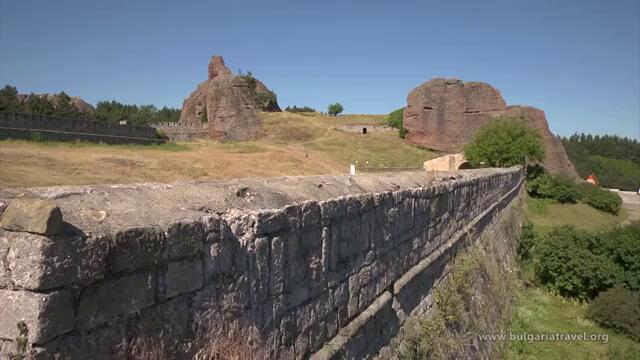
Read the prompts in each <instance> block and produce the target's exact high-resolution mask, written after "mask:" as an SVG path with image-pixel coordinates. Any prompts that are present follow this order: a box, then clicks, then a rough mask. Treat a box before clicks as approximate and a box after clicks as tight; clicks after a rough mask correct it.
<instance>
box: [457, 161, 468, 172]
mask: <svg viewBox="0 0 640 360" xmlns="http://www.w3.org/2000/svg"><path fill="white" fill-rule="evenodd" d="M464 169H471V164H470V163H469V162H468V161H463V162H461V163H460V165H458V170H464Z"/></svg>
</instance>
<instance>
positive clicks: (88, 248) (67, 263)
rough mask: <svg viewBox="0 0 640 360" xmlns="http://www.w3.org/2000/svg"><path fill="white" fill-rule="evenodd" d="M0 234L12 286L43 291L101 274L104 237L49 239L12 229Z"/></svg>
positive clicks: (103, 260)
mask: <svg viewBox="0 0 640 360" xmlns="http://www.w3.org/2000/svg"><path fill="white" fill-rule="evenodd" d="M0 237H2V238H4V239H5V241H4V242H3V243H4V244H5V245H6V244H8V245H9V251H8V252H7V253H6V258H5V259H6V260H5V261H6V262H5V265H7V268H8V269H9V272H10V273H11V281H12V282H13V284H14V285H15V286H19V287H23V288H26V289H31V290H46V289H52V288H57V287H61V286H65V285H70V284H83V283H90V282H93V281H95V280H99V279H102V278H103V277H104V274H105V268H106V257H107V254H108V247H109V245H108V239H106V238H88V239H85V238H81V237H64V238H63V237H60V238H55V239H51V238H48V237H44V236H41V235H35V234H29V233H11V232H5V233H4V234H0Z"/></svg>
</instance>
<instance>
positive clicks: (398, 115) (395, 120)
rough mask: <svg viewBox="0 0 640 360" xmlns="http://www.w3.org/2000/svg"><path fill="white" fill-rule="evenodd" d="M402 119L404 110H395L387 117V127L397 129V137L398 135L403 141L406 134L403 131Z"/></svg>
mask: <svg viewBox="0 0 640 360" xmlns="http://www.w3.org/2000/svg"><path fill="white" fill-rule="evenodd" d="M403 117H404V108H400V109H398V110H395V111H393V112H391V113H390V114H389V115H388V116H387V125H389V126H391V127H392V128H396V129H398V135H400V137H401V138H403V139H404V137H405V135H406V134H405V130H404V123H403Z"/></svg>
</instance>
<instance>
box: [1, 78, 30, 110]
mask: <svg viewBox="0 0 640 360" xmlns="http://www.w3.org/2000/svg"><path fill="white" fill-rule="evenodd" d="M24 110H25V109H24V106H23V105H22V104H21V103H20V100H19V99H18V89H16V87H15V86H11V85H7V86H5V87H4V88H3V89H2V90H0V111H11V112H23V111H24Z"/></svg>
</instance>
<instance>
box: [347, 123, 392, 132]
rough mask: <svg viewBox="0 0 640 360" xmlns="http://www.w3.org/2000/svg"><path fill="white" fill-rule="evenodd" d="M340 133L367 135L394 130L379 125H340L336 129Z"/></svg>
mask: <svg viewBox="0 0 640 360" xmlns="http://www.w3.org/2000/svg"><path fill="white" fill-rule="evenodd" d="M337 129H338V130H341V131H346V132H352V133H358V134H368V133H373V132H385V131H394V130H395V129H394V128H392V127H389V126H388V125H384V124H379V123H361V124H344V125H340V126H338V128H337Z"/></svg>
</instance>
